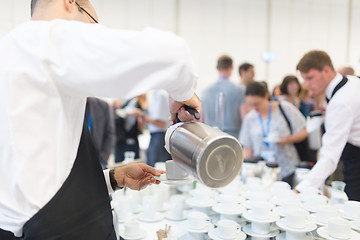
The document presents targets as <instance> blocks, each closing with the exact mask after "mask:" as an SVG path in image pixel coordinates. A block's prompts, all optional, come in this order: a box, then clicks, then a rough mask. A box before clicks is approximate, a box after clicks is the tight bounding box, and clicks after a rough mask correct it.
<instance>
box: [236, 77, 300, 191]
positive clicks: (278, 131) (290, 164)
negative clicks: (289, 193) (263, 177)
mask: <svg viewBox="0 0 360 240" xmlns="http://www.w3.org/2000/svg"><path fill="white" fill-rule="evenodd" d="M245 98H246V102H247V104H248V105H249V106H250V107H251V108H252V110H251V111H250V112H249V113H248V114H247V115H246V117H245V119H244V122H243V124H242V127H241V131H240V139H239V140H240V143H241V144H242V145H243V148H244V158H253V157H255V156H262V157H263V158H264V159H265V160H266V161H276V162H277V163H278V164H279V166H280V168H281V172H280V176H281V179H282V181H285V182H287V183H289V184H290V185H291V186H292V185H293V177H294V173H295V170H296V166H297V165H298V164H299V162H300V159H299V156H298V154H297V151H296V149H295V147H294V145H293V143H296V142H300V141H302V140H304V139H305V138H306V137H307V132H306V129H305V118H304V116H303V115H302V114H301V113H300V111H299V110H298V109H296V108H295V107H294V106H293V105H292V104H290V103H288V102H286V101H284V102H278V101H269V94H268V92H267V91H266V89H265V88H264V86H263V85H262V84H261V83H258V82H254V83H251V84H249V85H248V87H247V89H246V92H245ZM279 106H281V108H282V109H283V111H284V114H285V115H286V117H287V118H288V119H289V121H290V123H291V126H292V129H293V133H294V134H291V131H290V129H289V127H288V124H287V122H286V120H285V118H284V115H283V114H282V112H281V111H280V109H279Z"/></svg>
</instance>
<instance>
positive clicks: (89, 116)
mask: <svg viewBox="0 0 360 240" xmlns="http://www.w3.org/2000/svg"><path fill="white" fill-rule="evenodd" d="M87 124H88V128H89V132H90V133H91V126H92V121H91V114H90V113H89V115H88V121H87Z"/></svg>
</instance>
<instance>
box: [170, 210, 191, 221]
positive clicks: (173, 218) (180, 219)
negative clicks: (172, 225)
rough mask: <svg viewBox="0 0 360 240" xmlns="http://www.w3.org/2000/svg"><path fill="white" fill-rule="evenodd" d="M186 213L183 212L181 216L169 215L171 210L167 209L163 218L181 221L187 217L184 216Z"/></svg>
mask: <svg viewBox="0 0 360 240" xmlns="http://www.w3.org/2000/svg"><path fill="white" fill-rule="evenodd" d="M186 215H187V214H185V213H183V216H182V217H181V218H175V217H173V216H172V215H171V212H170V211H168V212H166V213H165V218H166V219H168V220H171V221H183V220H185V219H186V218H187V216H186Z"/></svg>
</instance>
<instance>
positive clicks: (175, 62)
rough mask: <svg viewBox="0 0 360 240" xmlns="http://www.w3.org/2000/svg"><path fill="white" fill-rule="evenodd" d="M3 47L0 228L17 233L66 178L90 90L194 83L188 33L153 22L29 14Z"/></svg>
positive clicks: (177, 91) (185, 87) (180, 89)
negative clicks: (123, 26)
mask: <svg viewBox="0 0 360 240" xmlns="http://www.w3.org/2000/svg"><path fill="white" fill-rule="evenodd" d="M0 53H1V54H0V228H2V229H5V230H8V231H12V232H13V233H15V235H16V236H21V235H22V227H23V225H24V223H25V222H26V221H27V220H29V219H30V218H31V217H32V216H33V215H34V214H35V213H36V212H38V210H39V209H41V208H42V207H43V206H44V205H45V204H46V203H47V202H48V201H49V200H50V199H51V198H52V197H53V196H54V195H55V193H56V192H57V191H58V189H59V188H60V187H61V186H62V184H63V183H64V181H65V179H66V178H67V177H68V175H69V173H70V171H71V168H72V166H73V164H74V160H75V158H76V154H77V149H78V145H79V141H80V135H81V132H82V126H83V119H84V112H85V104H86V97H88V96H104V97H117V98H126V99H128V98H131V97H135V96H137V95H140V94H141V93H144V92H147V91H149V90H150V89H153V88H163V89H165V90H167V92H168V93H169V94H170V96H171V97H172V98H174V99H175V100H178V101H183V100H187V99H190V98H191V97H192V95H193V93H194V88H195V85H196V77H195V75H194V74H193V69H192V64H191V57H190V51H189V48H188V46H187V45H186V43H185V42H184V40H182V39H180V38H178V37H176V36H175V35H174V34H172V33H167V32H162V31H159V30H155V29H150V28H148V29H145V30H144V31H141V32H139V31H124V30H111V29H108V28H106V27H104V26H102V25H100V24H86V23H82V22H76V21H65V20H54V21H30V22H27V23H24V24H22V25H21V26H19V27H17V28H16V29H14V30H13V31H11V32H10V33H9V34H7V35H6V36H5V37H4V38H3V39H1V40H0ZM105 177H106V179H107V182H109V178H108V174H107V172H106V173H105ZM108 185H109V184H108Z"/></svg>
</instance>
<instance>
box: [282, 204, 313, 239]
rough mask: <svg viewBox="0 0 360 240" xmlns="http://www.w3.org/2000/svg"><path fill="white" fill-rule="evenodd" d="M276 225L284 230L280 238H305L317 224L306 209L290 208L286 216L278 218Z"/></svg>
mask: <svg viewBox="0 0 360 240" xmlns="http://www.w3.org/2000/svg"><path fill="white" fill-rule="evenodd" d="M276 225H278V227H279V228H280V229H282V230H284V231H286V232H285V233H282V234H280V235H279V236H278V239H293V240H303V239H307V238H308V234H310V232H311V231H314V230H315V229H316V228H317V226H316V224H315V223H314V222H313V221H312V220H311V219H310V214H309V212H308V211H306V210H304V209H297V210H289V211H287V213H286V217H285V218H282V219H280V220H278V221H277V222H276Z"/></svg>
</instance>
